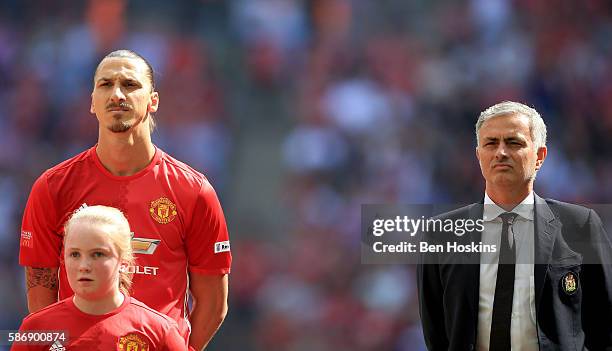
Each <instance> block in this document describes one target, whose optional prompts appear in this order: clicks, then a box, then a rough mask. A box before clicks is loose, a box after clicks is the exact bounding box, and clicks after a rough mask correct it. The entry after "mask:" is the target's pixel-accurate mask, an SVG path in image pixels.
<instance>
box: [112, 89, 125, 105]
mask: <svg viewBox="0 0 612 351" xmlns="http://www.w3.org/2000/svg"><path fill="white" fill-rule="evenodd" d="M111 100H113V101H115V102H120V101H125V95H124V94H123V91H122V90H121V86H120V85H116V86H114V87H113V91H112V94H111Z"/></svg>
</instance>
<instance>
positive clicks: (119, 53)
mask: <svg viewBox="0 0 612 351" xmlns="http://www.w3.org/2000/svg"><path fill="white" fill-rule="evenodd" d="M113 57H120V58H131V59H136V60H141V61H142V62H144V63H145V65H146V66H147V71H146V75H147V77H148V78H149V82H150V83H151V92H153V91H155V75H154V74H153V66H151V64H150V63H149V61H147V60H146V59H145V58H144V57H142V56H141V55H139V54H137V53H136V52H135V51H132V50H128V49H121V50H115V51H113V52H111V53H109V54H108V55H106V56H104V57H103V58H102V60H100V63H98V67H96V71H95V72H94V81H95V77H96V74H98V70H99V69H100V65H101V64H102V62H103V61H104V60H106V59H107V58H113ZM94 83H95V82H94ZM149 129H150V130H151V133H153V130H155V118H153V114H151V113H149Z"/></svg>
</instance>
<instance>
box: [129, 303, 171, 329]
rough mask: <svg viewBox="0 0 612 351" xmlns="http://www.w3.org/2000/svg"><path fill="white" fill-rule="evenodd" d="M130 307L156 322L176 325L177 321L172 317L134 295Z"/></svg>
mask: <svg viewBox="0 0 612 351" xmlns="http://www.w3.org/2000/svg"><path fill="white" fill-rule="evenodd" d="M130 308H131V309H132V311H134V312H135V313H137V314H138V315H140V316H146V317H147V318H148V319H150V320H154V321H155V322H156V323H160V324H162V325H164V324H165V325H176V322H175V321H174V320H173V319H172V318H170V317H168V316H167V315H165V314H163V313H161V312H159V311H156V310H154V309H153V308H151V307H149V306H148V305H147V304H145V303H144V302H142V301H140V300H137V299H136V298H134V297H130Z"/></svg>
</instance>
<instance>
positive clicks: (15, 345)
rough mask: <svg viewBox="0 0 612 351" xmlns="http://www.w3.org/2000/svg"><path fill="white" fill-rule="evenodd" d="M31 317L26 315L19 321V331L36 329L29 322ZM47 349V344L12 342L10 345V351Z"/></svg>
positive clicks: (39, 350)
mask: <svg viewBox="0 0 612 351" xmlns="http://www.w3.org/2000/svg"><path fill="white" fill-rule="evenodd" d="M30 321H31V319H29V318H28V317H26V318H24V319H23V322H22V323H21V327H19V332H27V331H31V330H38V329H37V328H35V326H34V325H33V323H30ZM43 350H49V345H33V344H18V343H13V345H12V346H11V351H43Z"/></svg>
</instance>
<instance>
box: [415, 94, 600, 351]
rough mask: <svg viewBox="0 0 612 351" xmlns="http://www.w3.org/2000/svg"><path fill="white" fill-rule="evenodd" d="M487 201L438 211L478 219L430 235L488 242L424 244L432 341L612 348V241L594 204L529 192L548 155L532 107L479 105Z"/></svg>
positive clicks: (424, 303)
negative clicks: (464, 229) (473, 226)
mask: <svg viewBox="0 0 612 351" xmlns="http://www.w3.org/2000/svg"><path fill="white" fill-rule="evenodd" d="M476 139H477V144H478V145H477V147H476V157H477V158H478V161H479V163H480V168H481V170H482V174H483V177H484V179H485V181H486V187H485V194H484V200H483V201H482V202H481V203H477V204H473V205H470V206H466V207H463V208H460V209H458V210H455V211H452V212H449V213H445V214H443V215H440V216H438V217H437V218H439V219H443V220H446V219H450V220H463V219H468V218H469V219H473V220H482V223H483V226H482V227H480V229H483V228H484V229H483V230H480V231H479V230H474V231H471V232H468V233H466V234H464V235H461V236H459V235H455V234H454V233H448V232H441V231H439V232H429V233H423V235H422V240H427V241H428V242H437V243H442V242H454V243H457V244H468V243H472V242H473V243H482V244H483V246H482V247H489V246H487V245H495V247H496V248H497V249H496V250H491V251H487V250H483V251H482V252H478V251H477V252H472V253H453V252H448V251H447V252H444V253H437V254H434V253H423V254H422V257H421V262H420V264H419V266H418V270H417V277H418V292H419V305H420V308H419V310H420V315H421V321H422V324H423V333H424V336H425V341H426V344H427V347H428V348H429V349H430V350H474V349H476V350H508V351H509V350H514V351H517V350H521V351H523V350H525V351H530V350H583V349H588V350H612V244H611V240H610V236H609V235H608V234H607V233H606V231H605V230H604V228H603V226H602V223H601V220H600V219H599V216H598V215H597V214H596V213H595V211H593V210H591V209H588V208H585V207H582V206H577V205H572V204H567V203H563V202H559V201H555V200H549V199H546V200H545V199H542V198H540V197H539V196H538V195H537V194H535V193H534V192H533V183H534V180H535V177H536V173H537V171H538V170H539V169H540V168H541V167H542V164H543V163H544V160H545V159H546V154H547V149H546V126H545V124H544V121H543V120H542V118H541V117H540V115H539V114H538V112H537V111H535V110H534V109H532V108H530V107H528V106H525V105H523V104H520V103H516V102H508V101H506V102H502V103H499V104H497V105H494V106H491V107H490V108H488V109H486V110H485V111H484V112H482V113H481V114H480V117H479V119H478V122H477V123H476Z"/></svg>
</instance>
